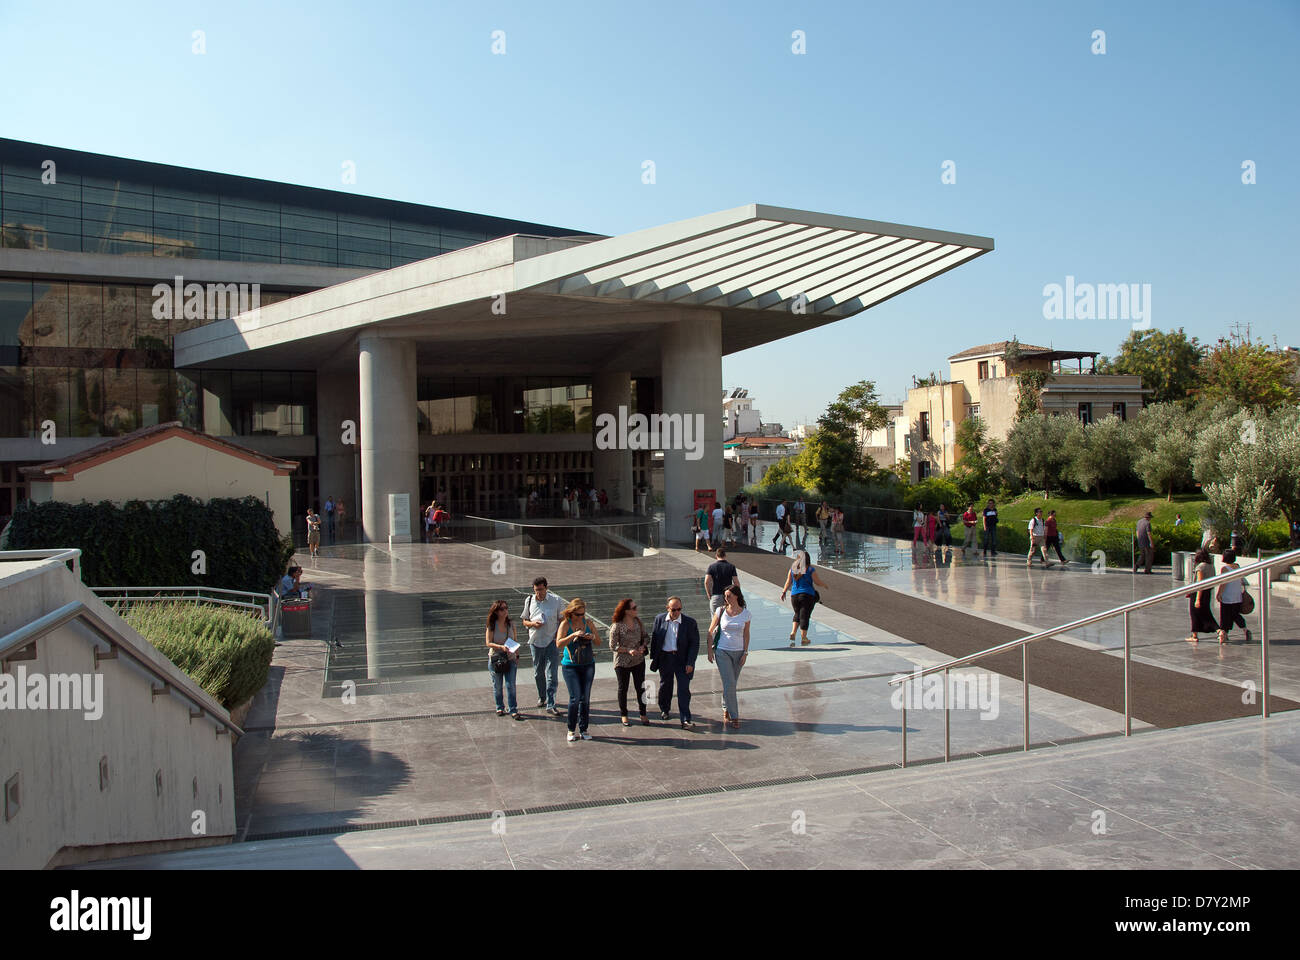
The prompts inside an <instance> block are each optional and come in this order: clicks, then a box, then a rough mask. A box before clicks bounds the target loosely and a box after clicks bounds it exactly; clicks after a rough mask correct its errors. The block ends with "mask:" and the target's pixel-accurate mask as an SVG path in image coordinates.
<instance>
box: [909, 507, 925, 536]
mask: <svg viewBox="0 0 1300 960" xmlns="http://www.w3.org/2000/svg"><path fill="white" fill-rule="evenodd" d="M924 538H925V511H924V510H922V509H921V505H920V504H917V505H916V506H915V507H914V508H913V509H912V546H916V544H917V541H919V540H923V539H924Z"/></svg>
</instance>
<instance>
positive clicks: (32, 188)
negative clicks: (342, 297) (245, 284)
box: [0, 140, 573, 269]
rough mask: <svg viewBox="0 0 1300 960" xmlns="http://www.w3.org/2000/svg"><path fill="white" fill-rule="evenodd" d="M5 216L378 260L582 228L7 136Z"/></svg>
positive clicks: (229, 251)
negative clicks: (47, 145) (57, 146)
mask: <svg viewBox="0 0 1300 960" xmlns="http://www.w3.org/2000/svg"><path fill="white" fill-rule="evenodd" d="M51 157H57V158H58V160H57V162H56V161H55V160H54V159H51ZM49 164H53V166H49ZM0 225H2V229H0V246H4V247H14V248H23V249H33V250H70V251H79V252H83V253H108V254H119V255H125V256H144V257H149V256H152V257H173V258H177V259H195V258H202V259H210V260H239V261H257V262H265V263H294V264H310V265H317V266H327V267H375V268H379V269H387V268H389V267H396V266H400V265H401V264H404V263H411V262H413V261H416V260H423V259H425V258H427V257H436V256H438V255H439V254H442V253H446V252H447V251H449V250H458V249H460V248H462V247H467V246H472V245H473V244H476V243H482V242H483V241H485V240H490V239H493V238H496V237H503V236H508V235H510V234H512V233H534V234H543V235H548V236H562V235H567V234H570V233H572V232H573V231H567V230H562V229H560V228H556V227H549V226H545V225H541V224H531V223H525V222H522V221H512V220H506V219H503V218H498V217H486V216H479V215H476V214H470V213H463V212H461V211H455V210H444V209H441V208H437V207H423V206H419V205H416V204H406V203H398V202H395V201H391V200H381V199H377V198H372V197H361V196H357V195H354V194H347V193H336V192H334V191H328V190H318V189H312V188H307V187H297V186H292V185H287V184H277V183H271V182H268V181H259V180H251V179H247V178H243V177H231V176H226V175H221V174H211V173H204V172H201V171H195V170H186V169H184V168H180V167H167V166H163V165H160V164H151V163H144V162H140V161H130V160H122V159H119V158H113V157H100V156H97V155H95V154H87V153H81V152H79V151H65V150H56V149H54V148H45V147H41V146H39V145H36V144H27V143H22V142H20V141H14V140H0Z"/></svg>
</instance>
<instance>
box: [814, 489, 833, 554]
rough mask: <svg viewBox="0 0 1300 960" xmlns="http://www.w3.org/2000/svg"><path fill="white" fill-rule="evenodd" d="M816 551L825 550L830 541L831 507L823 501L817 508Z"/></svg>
mask: <svg viewBox="0 0 1300 960" xmlns="http://www.w3.org/2000/svg"><path fill="white" fill-rule="evenodd" d="M817 529H818V531H819V532H818V534H817V549H818V550H819V551H821V550H825V549H826V544H827V542H828V541H830V540H831V507H830V504H828V503H827V502H826V501H825V500H823V501H822V505H821V506H820V507H818V508H817Z"/></svg>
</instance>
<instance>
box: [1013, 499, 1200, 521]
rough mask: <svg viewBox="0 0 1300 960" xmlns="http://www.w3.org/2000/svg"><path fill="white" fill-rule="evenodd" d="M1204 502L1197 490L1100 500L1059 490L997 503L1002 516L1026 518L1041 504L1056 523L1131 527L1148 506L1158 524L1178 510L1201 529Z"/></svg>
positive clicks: (1024, 519)
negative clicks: (1047, 495)
mask: <svg viewBox="0 0 1300 960" xmlns="http://www.w3.org/2000/svg"><path fill="white" fill-rule="evenodd" d="M1204 506H1205V497H1203V496H1201V495H1200V494H1199V493H1176V494H1174V499H1173V501H1172V502H1166V501H1165V498H1164V497H1159V496H1152V495H1151V494H1150V493H1128V494H1120V495H1118V496H1113V497H1103V498H1102V499H1100V500H1098V499H1097V498H1096V497H1092V496H1082V495H1077V494H1062V495H1058V496H1055V497H1052V498H1051V499H1050V500H1044V499H1043V498H1042V496H1041V495H1034V494H1026V495H1024V496H1021V497H1017V498H1016V499H1015V500H1009V501H1007V502H1006V503H1004V504H998V517H999V519H1001V520H1023V521H1025V522H1028V521H1029V518H1030V517H1032V516H1033V515H1034V508H1036V507H1042V508H1043V513H1044V514H1046V513H1047V511H1048V510H1055V511H1056V520H1057V522H1058V523H1066V524H1074V523H1090V524H1097V525H1098V526H1111V525H1115V526H1128V527H1131V526H1133V525H1134V524H1136V523H1137V521H1138V518H1139V517H1140V516H1142V514H1144V513H1146V512H1147V511H1148V510H1150V511H1151V513H1152V514H1153V515H1154V516H1153V519H1154V522H1155V523H1157V524H1167V525H1171V526H1172V525H1173V522H1174V517H1175V515H1177V514H1179V513H1181V514H1182V515H1183V523H1184V524H1191V525H1192V526H1193V527H1194V528H1196V529H1200V519H1201V508H1202V507H1204Z"/></svg>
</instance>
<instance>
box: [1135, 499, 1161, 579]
mask: <svg viewBox="0 0 1300 960" xmlns="http://www.w3.org/2000/svg"><path fill="white" fill-rule="evenodd" d="M1134 539H1136V540H1137V554H1136V555H1135V556H1134V558H1133V572H1134V573H1137V568H1138V565H1139V564H1142V565H1143V566H1145V567H1146V569H1145V570H1143V571H1142V572H1143V573H1150V572H1151V565H1152V564H1153V563H1155V559H1156V545H1155V544H1154V543H1153V542H1152V541H1151V511H1150V510H1148V511H1147V512H1146V516H1144V517H1143V518H1142V519H1141V520H1139V521H1138V522H1137V530H1136V532H1135V533H1134Z"/></svg>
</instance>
